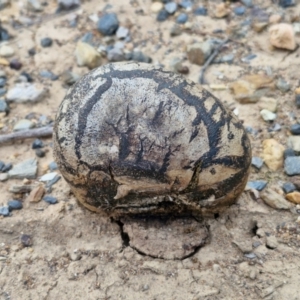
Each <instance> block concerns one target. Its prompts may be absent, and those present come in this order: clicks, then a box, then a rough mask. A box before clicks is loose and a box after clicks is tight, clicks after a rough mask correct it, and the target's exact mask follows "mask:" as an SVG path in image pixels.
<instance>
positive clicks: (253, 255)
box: [244, 253, 256, 259]
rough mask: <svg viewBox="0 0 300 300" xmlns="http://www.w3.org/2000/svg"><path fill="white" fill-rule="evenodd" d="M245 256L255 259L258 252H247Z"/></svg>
mask: <svg viewBox="0 0 300 300" xmlns="http://www.w3.org/2000/svg"><path fill="white" fill-rule="evenodd" d="M244 256H245V257H247V258H250V259H253V258H255V257H256V254H255V253H246V254H244Z"/></svg>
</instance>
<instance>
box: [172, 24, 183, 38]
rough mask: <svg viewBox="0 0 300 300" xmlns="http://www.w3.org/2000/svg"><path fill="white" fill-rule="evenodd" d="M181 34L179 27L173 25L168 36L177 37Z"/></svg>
mask: <svg viewBox="0 0 300 300" xmlns="http://www.w3.org/2000/svg"><path fill="white" fill-rule="evenodd" d="M181 33H182V30H181V27H180V25H178V24H174V25H173V26H172V28H171V30H170V36H178V35H181Z"/></svg>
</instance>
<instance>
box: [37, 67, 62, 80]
mask: <svg viewBox="0 0 300 300" xmlns="http://www.w3.org/2000/svg"><path fill="white" fill-rule="evenodd" d="M40 76H41V77H43V78H48V79H51V80H53V81H54V80H57V79H58V76H57V75H55V74H54V73H52V72H51V71H48V70H42V71H40Z"/></svg>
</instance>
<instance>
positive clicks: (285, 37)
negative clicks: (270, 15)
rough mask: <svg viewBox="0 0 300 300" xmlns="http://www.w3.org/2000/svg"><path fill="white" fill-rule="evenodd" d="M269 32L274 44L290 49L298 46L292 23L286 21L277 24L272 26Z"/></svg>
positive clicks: (271, 41)
mask: <svg viewBox="0 0 300 300" xmlns="http://www.w3.org/2000/svg"><path fill="white" fill-rule="evenodd" d="M269 33H270V43H271V45H272V46H274V47H277V48H281V49H288V50H294V49H295V48H296V41H295V33H294V29H293V27H292V25H290V24H285V23H280V24H275V25H273V26H272V27H271V28H270V30H269Z"/></svg>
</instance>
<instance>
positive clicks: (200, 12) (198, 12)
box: [194, 6, 207, 16]
mask: <svg viewBox="0 0 300 300" xmlns="http://www.w3.org/2000/svg"><path fill="white" fill-rule="evenodd" d="M194 14H195V15H196V16H206V15H207V8H205V7H203V6H199V7H197V8H196V9H195V11H194Z"/></svg>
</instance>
